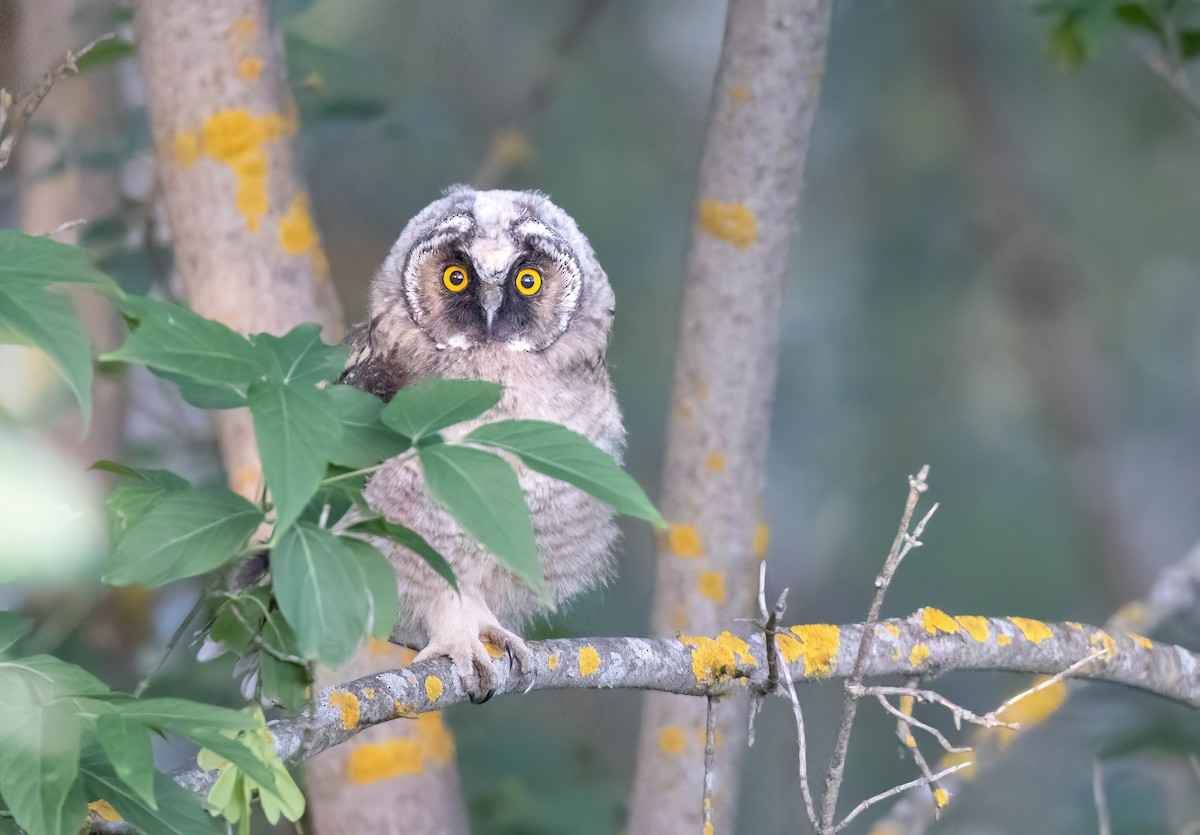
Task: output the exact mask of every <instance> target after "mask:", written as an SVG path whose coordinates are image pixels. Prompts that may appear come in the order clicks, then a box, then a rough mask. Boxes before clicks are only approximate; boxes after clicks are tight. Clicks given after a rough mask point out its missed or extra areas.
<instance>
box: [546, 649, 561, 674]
mask: <svg viewBox="0 0 1200 835" xmlns="http://www.w3.org/2000/svg"><path fill="white" fill-rule="evenodd" d="M546 666H547V667H549V668H550V670H551V671H554V670H557V669H558V653H555V654H554V655H551V656H550V657H549V658H547V659H546Z"/></svg>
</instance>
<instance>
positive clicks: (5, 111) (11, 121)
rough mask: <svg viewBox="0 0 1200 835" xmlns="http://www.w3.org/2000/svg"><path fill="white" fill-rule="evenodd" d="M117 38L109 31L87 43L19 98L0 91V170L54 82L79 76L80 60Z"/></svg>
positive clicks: (64, 58) (20, 94)
mask: <svg viewBox="0 0 1200 835" xmlns="http://www.w3.org/2000/svg"><path fill="white" fill-rule="evenodd" d="M116 36H117V33H116V32H109V33H108V34H106V35H101V36H100V37H98V38H96V39H95V40H94V41H91V42H90V43H87V44H84V45H83V46H81V47H80V48H79V49H76V50H74V51H72V52H68V53H67V54H66V55H64V56H63V58H62V60H61V61H59V62H58V64H57V65H55V67H54V68H53V69H51V70H49V71H48V72H47V73H46V74H45V75H44V76H42V80H41V81H40V82H38V84H37V85H36V86H34V87H32V88H30V89H28V90H25V91H24V92H22V93H19V94H17V95H16V96H15V97H14V96H13V95H12V94H10V93H9V92H8V91H7V90H2V89H0V169H2V168H4V166H6V165H8V161H9V159H10V158H11V157H12V152H13V148H14V147H15V146H16V144H17V140H18V139H20V138H21V133H22V132H23V131H24V130H25V126H26V125H27V124H28V123H29V120H30V119H31V118H32V117H33V114H34V112H36V111H37V109H38V106H39V105H40V104H41V103H42V100H43V99H45V98H46V96H47V95H49V94H50V90H51V88H52V87H54V82H56V81H58V79H60V78H63V77H64V76H68V75H75V74H76V73H78V72H79V67H78V66H77V62H78V61H79V59H80V58H82V57H83V56H84V55H87V54H88V53H89V52H91V51H92V50H93V49H94V48H95V47H96V45H97V44H100V43H103V42H104V41H111V40H112V39H113V38H115V37H116Z"/></svg>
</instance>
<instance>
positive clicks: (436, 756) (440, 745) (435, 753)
mask: <svg viewBox="0 0 1200 835" xmlns="http://www.w3.org/2000/svg"><path fill="white" fill-rule="evenodd" d="M417 739H418V740H420V742H421V749H422V751H423V752H424V753H425V755H426V756H427V757H429V759H431V760H433V761H434V762H435V763H438V764H439V765H446V764H447V763H449V762H450V761H451V760H453V759H454V737H453V736H451V735H450V731H448V730H446V724H445V723H444V722H443V721H442V714H441V713H440V712H437V711H433V712H431V713H422V714H421V715H420V716H418V717H417Z"/></svg>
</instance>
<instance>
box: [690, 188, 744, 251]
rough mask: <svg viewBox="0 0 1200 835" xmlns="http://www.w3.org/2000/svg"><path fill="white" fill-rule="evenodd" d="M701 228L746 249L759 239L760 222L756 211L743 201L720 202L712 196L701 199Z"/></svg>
mask: <svg viewBox="0 0 1200 835" xmlns="http://www.w3.org/2000/svg"><path fill="white" fill-rule="evenodd" d="M697 220H698V222H699V224H700V228H701V229H703V230H704V231H705V232H707V233H708V234H710V235H712V236H713V237H714V238H719V239H721V240H722V241H726V242H728V243H731V244H733V245H734V246H735V247H737V248H738V249H745V248H746V247H748V246H750V244H752V243H754V242H755V241H756V240H758V222H757V221H756V220H755V219H754V213H753V212H752V211H750V210H749V209H748V208H746V206H744V205H743V204H741V203H719V202H717V201H716V200H713V199H711V198H707V197H706V198H704V199H703V200H701V201H700V213H699V217H698V219H697Z"/></svg>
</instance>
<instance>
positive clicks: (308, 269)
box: [134, 0, 466, 835]
mask: <svg viewBox="0 0 1200 835" xmlns="http://www.w3.org/2000/svg"><path fill="white" fill-rule="evenodd" d="M134 7H135V11H136V15H135V25H136V28H137V32H138V41H139V54H140V59H141V66H142V72H143V75H144V78H145V84H146V90H147V96H148V102H149V108H150V117H151V127H152V130H153V135H154V146H155V150H156V153H157V157H158V164H159V176H160V179H161V182H162V189H163V196H164V199H165V202H166V207H167V213H168V215H169V217H170V222H171V227H172V235H173V238H174V241H175V263H176V266H177V268H178V270H179V274H180V277H181V279H182V281H183V286H184V289H185V293H186V295H187V299H188V302H189V304H190V305H191V306H192V308H193V309H195V310H197V311H198V312H200V313H202V314H204V315H205V316H209V317H212V318H214V319H218V320H220V321H222V322H224V323H225V324H227V325H229V326H230V327H232V328H234V329H235V330H237V331H240V332H242V333H251V332H256V331H268V332H271V333H276V334H279V333H283V332H285V331H287V330H288V329H290V328H291V327H293V326H295V325H298V324H300V323H302V322H310V321H315V322H319V323H320V324H321V325H322V326H324V328H325V337H326V339H329V340H338V339H341V337H342V334H343V325H342V314H341V308H340V306H339V304H338V300H337V296H336V295H335V292H334V287H333V284H332V282H331V280H330V277H329V271H328V267H327V264H326V261H325V255H324V250H323V249H322V247H321V242H320V239H319V236H318V234H317V231H316V227H315V225H314V222H313V218H312V215H311V213H310V209H309V200H308V195H307V193H306V191H305V184H304V181H303V177H302V175H301V172H300V168H299V165H298V162H297V160H296V155H295V152H294V150H293V147H292V137H293V135H294V134H295V132H296V129H297V118H298V117H297V113H296V107H295V103H294V102H293V100H292V97H291V94H290V92H289V90H288V88H287V85H286V77H285V72H286V71H285V65H284V61H283V54H282V43H281V37H280V34H279V33H278V32H277V31H276V30H274V29H273V28H272V26H271V23H270V20H269V17H268V13H267V2H266V0H205V2H202V3H200V2H195V1H194V0H135V3H134ZM214 417H215V419H216V428H217V435H218V440H219V443H220V447H221V455H222V458H223V459H224V463H225V468H226V472H227V474H228V477H229V482H230V485H231V486H232V488H233V489H234V490H236V491H237V492H239V493H242V494H243V495H246V496H249V497H255V496H256V495H257V494H258V492H259V491H260V489H261V484H262V472H261V468H260V464H259V460H258V451H257V447H256V444H255V440H254V430H253V426H252V424H251V421H250V415H249V414H248V413H247V412H246V411H245V410H232V411H222V412H217V413H215V416H214ZM395 663H396V659H395V658H394V657H392V656H391V655H390V654H388V653H387V652H385V653H382V654H377V655H375V656H372V655H371V653H370V652H369V651H368V650H367V649H366V648H364V649H363V650H361V651H360V652H359V653H358V655H357V656H356V657H355V658H354V659H352V660H351V661H350V662H349V664H348V665H347V667H346V668H345V669H344V670H342V671H336V672H333V673H327V674H326V673H322V679H323V683H325V684H329V683H333V682H334V681H337V680H343V679H344V678H345V677H350V676H354V675H360V674H362V673H364V672H366V671H367V670H368V669H382V668H385V667H388V666H393V665H394V664H395ZM435 719H436V717H435ZM431 729H432V725H430V724H429V721H428V720H427V721H426V722H393V723H390V724H388V725H386V726H382V727H380V728H379V729H377V730H376V731H372V732H370V733H367V734H360V735H359V736H357V737H355V739H354V740H353V741H351V742H349V743H347V744H346V745H343V746H339V747H338V748H337V749H335V750H333V751H330V752H328V753H326V754H323V755H321V756H320V757H317V758H315V759H313V760H312V761H310V762H309V763H308V766H307V789H308V791H307V794H308V799H309V810H310V814H311V816H312V819H313V821H314V822H315V824H316V828H317V830H318V831H320V832H324V833H339V832H364V833H365V832H371V833H379V835H383V834H384V833H393V832H394V833H400V832H402V831H403V832H447V833H451V832H463V831H466V824H465V820H466V818H465V812H464V810H463V804H462V800H461V797H460V792H459V787H458V778H457V772H456V771H455V768H454V763H453V759H452V756H451V755H450V752H451V751H452V743H451V742H450V740H449V736H448V734H447V733H446V732H445V730H444V729H442V728H441V726H440V724H439V725H438V727H437V729H436V730H437V731H438V733H437V734H434V733H431ZM372 746H373V747H372ZM397 752H408V753H410V754H414V756H413V757H410V758H409V759H407V760H405V759H404V758H403V757H399V756H396V757H392V758H391V759H389V756H391V755H393V754H396V753H397ZM381 753H382V754H383V756H380V754H381ZM393 761H402V762H404V763H409V762H415V763H417V764H418V765H420V766H422V767H421V768H420V769H418V770H415V771H414V770H404V769H399V770H397V769H391V770H389V769H388V768H387V765H388V764H389V763H390V762H393Z"/></svg>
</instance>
